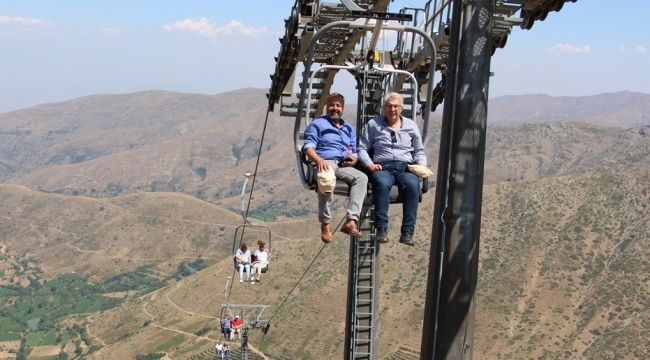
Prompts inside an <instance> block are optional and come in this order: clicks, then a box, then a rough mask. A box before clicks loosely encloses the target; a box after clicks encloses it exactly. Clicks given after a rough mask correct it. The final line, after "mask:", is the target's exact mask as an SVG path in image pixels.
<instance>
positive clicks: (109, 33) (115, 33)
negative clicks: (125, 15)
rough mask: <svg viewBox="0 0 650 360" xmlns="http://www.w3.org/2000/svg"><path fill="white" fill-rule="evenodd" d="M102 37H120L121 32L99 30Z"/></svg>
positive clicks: (109, 29)
mask: <svg viewBox="0 0 650 360" xmlns="http://www.w3.org/2000/svg"><path fill="white" fill-rule="evenodd" d="M99 31H100V32H101V33H102V34H104V36H108V37H118V36H120V35H122V30H120V29H118V28H110V27H105V28H102V29H100V30H99Z"/></svg>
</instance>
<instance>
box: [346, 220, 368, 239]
mask: <svg viewBox="0 0 650 360" xmlns="http://www.w3.org/2000/svg"><path fill="white" fill-rule="evenodd" d="M341 232H342V233H344V234H348V235H350V236H354V237H362V236H363V234H362V233H361V231H359V229H357V222H356V221H354V220H352V219H348V221H346V222H345V224H343V226H341Z"/></svg>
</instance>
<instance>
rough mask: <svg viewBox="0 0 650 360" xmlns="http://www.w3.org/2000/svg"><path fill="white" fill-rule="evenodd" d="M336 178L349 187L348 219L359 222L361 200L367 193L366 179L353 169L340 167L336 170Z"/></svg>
mask: <svg viewBox="0 0 650 360" xmlns="http://www.w3.org/2000/svg"><path fill="white" fill-rule="evenodd" d="M336 178H337V179H341V180H343V181H345V182H346V183H348V184H349V185H350V200H349V201H348V219H353V220H356V221H357V222H358V221H359V218H360V216H361V208H362V207H363V200H364V199H365V198H366V193H367V192H368V177H367V176H366V174H364V173H362V172H361V171H359V170H357V169H355V168H353V167H340V168H338V169H337V170H336Z"/></svg>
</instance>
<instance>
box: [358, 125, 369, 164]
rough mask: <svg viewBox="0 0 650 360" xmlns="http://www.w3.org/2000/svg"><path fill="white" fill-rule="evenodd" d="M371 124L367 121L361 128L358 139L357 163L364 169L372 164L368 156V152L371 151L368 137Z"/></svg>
mask: <svg viewBox="0 0 650 360" xmlns="http://www.w3.org/2000/svg"><path fill="white" fill-rule="evenodd" d="M371 122H372V120H371V121H369V122H368V123H367V124H366V126H364V127H363V131H362V133H361V137H360V138H359V149H358V155H359V161H360V162H361V164H362V165H363V166H365V167H368V166H370V164H372V159H370V155H369V154H368V151H370V150H372V143H371V142H370V138H369V135H368V133H369V132H370V123H371Z"/></svg>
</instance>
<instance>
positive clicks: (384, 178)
mask: <svg viewBox="0 0 650 360" xmlns="http://www.w3.org/2000/svg"><path fill="white" fill-rule="evenodd" d="M370 181H371V182H372V199H373V203H374V204H375V227H376V228H377V229H388V205H389V204H390V188H391V187H392V186H393V184H394V183H395V177H394V176H393V174H391V173H390V172H388V171H384V170H380V171H375V172H373V173H372V175H371V177H370Z"/></svg>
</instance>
